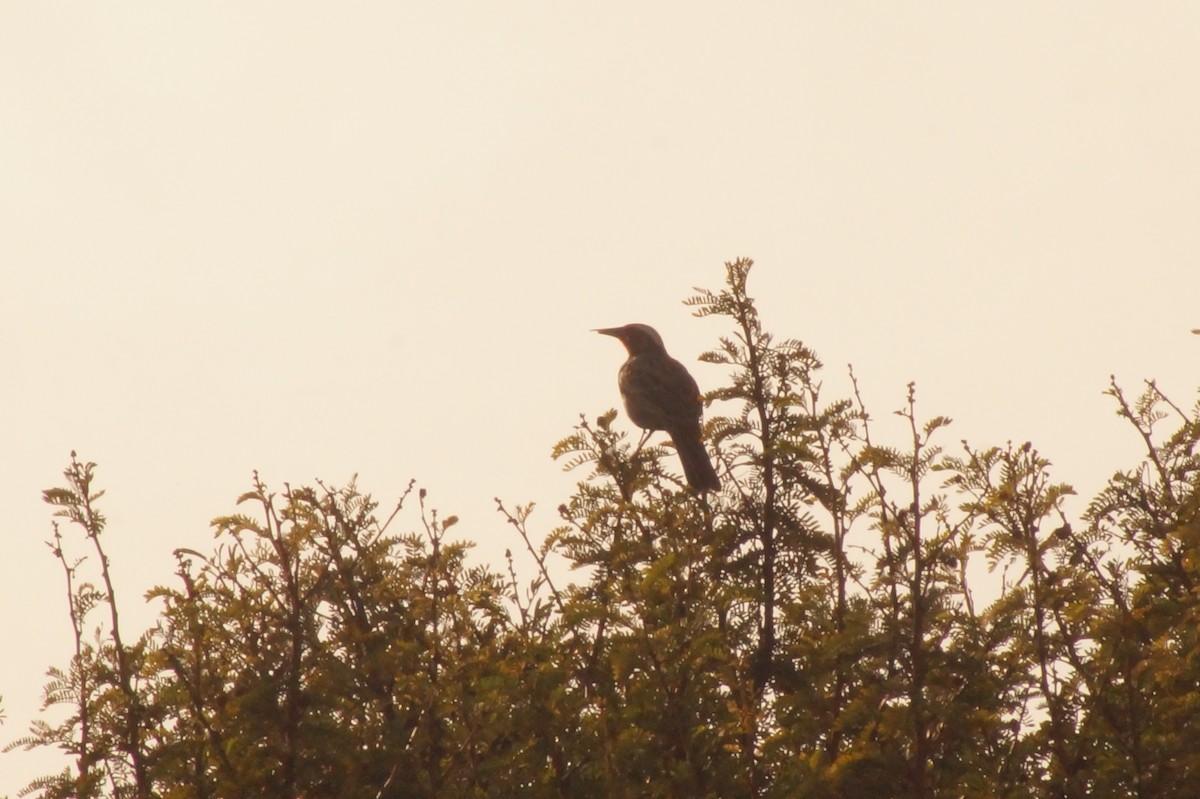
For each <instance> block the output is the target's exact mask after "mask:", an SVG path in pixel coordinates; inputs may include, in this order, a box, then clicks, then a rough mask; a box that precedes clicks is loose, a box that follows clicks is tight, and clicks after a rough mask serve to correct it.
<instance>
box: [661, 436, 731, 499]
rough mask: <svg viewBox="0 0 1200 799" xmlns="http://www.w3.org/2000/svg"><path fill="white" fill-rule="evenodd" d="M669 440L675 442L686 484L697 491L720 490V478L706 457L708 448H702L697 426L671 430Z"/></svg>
mask: <svg viewBox="0 0 1200 799" xmlns="http://www.w3.org/2000/svg"><path fill="white" fill-rule="evenodd" d="M671 440H672V441H673V442H675V451H676V452H678V453H679V460H680V461H682V462H683V476H684V477H686V478H687V481H688V485H690V486H691V487H692V488H695V489H696V490H698V491H720V490H721V480H720V478H719V477H717V470H716V469H714V468H713V465H712V461H711V460H710V459H709V457H708V450H706V449H704V441H703V440H702V439H701V438H700V428H699V426H697V427H696V428H695V429H694V430H676V431H673V432H671Z"/></svg>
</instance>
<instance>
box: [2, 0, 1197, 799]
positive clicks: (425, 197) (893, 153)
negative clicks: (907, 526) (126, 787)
mask: <svg viewBox="0 0 1200 799" xmlns="http://www.w3.org/2000/svg"><path fill="white" fill-rule="evenodd" d="M1197 42H1200V6H1196V5H1193V4H1174V3H1173V4H1166V3H1162V4H1159V3H1137V4H1130V3H1104V2H1088V3H1083V2H1078V3H1049V2H1040V1H1039V2H1010V3H1002V4H1001V3H987V4H984V3H962V2H942V3H939V2H922V3H918V4H898V3H883V2H878V3H852V2H837V3H819V4H817V3H806V2H780V3H758V4H748V3H743V4H731V3H717V2H689V3H628V2H609V3H602V4H594V3H593V4H581V3H579V4H572V3H548V2H547V3H528V2H508V3H483V2H479V3H420V4H418V3H396V2H385V3H368V2H363V3H355V4H332V3H311V2H296V1H295V0H291V1H289V2H286V3H283V2H271V3H252V2H245V1H244V0H238V1H237V2H217V1H215V0H208V1H207V2H203V3H187V4H184V3H164V2H124V3H103V4H101V3H82V2H65V3H53V4H51V3H30V2H15V1H13V2H8V1H7V0H4V1H3V2H0V270H2V275H3V283H2V284H0V369H2V373H3V376H4V384H3V387H4V390H3V394H2V400H0V412H2V413H3V419H4V423H3V425H2V426H0V454H2V460H0V508H2V509H3V514H2V515H0V535H2V536H3V541H4V556H3V558H2V559H0V640H2V641H3V642H4V649H5V654H4V655H3V656H0V694H3V695H4V703H5V706H6V708H7V710H8V721H7V724H6V725H5V726H4V727H3V728H2V729H0V740H3V741H8V740H11V739H12V738H14V737H17V736H19V735H22V734H24V732H25V730H26V728H27V725H28V722H29V719H30V717H31V716H32V715H33V714H34V712H35V711H36V707H37V704H38V701H39V699H40V692H41V685H42V683H43V672H44V670H45V668H46V667H47V666H49V665H51V664H57V665H66V662H67V656H68V654H69V646H70V639H69V627H68V624H67V618H66V615H65V608H64V599H63V586H62V581H61V575H60V573H59V571H58V566H57V564H56V563H55V562H54V561H53V559H52V558H51V557H50V555H49V552H48V551H47V549H46V547H45V546H44V545H43V543H42V542H43V541H44V540H45V539H46V538H47V537H48V536H49V533H50V521H49V518H50V514H49V509H48V508H47V507H46V506H44V505H43V504H42V502H41V499H40V491H41V489H43V488H46V487H49V486H52V485H57V484H59V480H60V479H61V478H60V472H61V470H62V469H63V468H64V467H65V466H66V464H67V462H68V458H69V452H70V451H71V450H72V449H75V450H77V451H78V452H79V454H80V457H81V458H82V459H85V460H94V461H97V462H98V463H99V464H100V469H99V487H102V488H105V489H107V490H108V495H107V496H106V497H105V498H104V500H103V508H104V509H105V510H106V511H107V513H108V514H109V517H110V528H109V531H108V533H107V540H106V543H107V545H108V547H109V551H110V554H111V556H112V558H113V568H114V571H115V573H116V576H117V579H118V589H119V590H120V591H121V592H122V594H123V601H124V609H125V611H126V616H125V619H126V620H127V623H128V624H129V625H130V628H129V632H127V635H129V634H130V633H132V632H133V631H135V630H140V629H142V628H143V627H144V626H145V625H146V624H149V623H150V622H151V621H152V614H151V613H150V612H149V611H148V610H147V609H146V608H145V606H144V605H143V604H142V600H141V594H142V593H143V592H144V591H145V590H146V589H147V588H149V587H150V586H152V585H154V584H156V583H164V582H168V583H169V582H171V580H172V571H173V560H172V557H171V551H172V549H174V548H175V547H178V546H185V545H186V546H192V547H197V548H201V549H207V548H209V547H210V546H211V533H210V530H209V528H208V521H209V520H210V519H211V518H212V517H214V516H217V515H219V514H223V513H227V512H230V511H231V510H232V508H233V501H234V499H235V498H236V496H237V495H238V494H239V493H241V492H242V491H243V490H246V489H247V488H249V485H250V479H251V474H252V471H253V470H254V469H258V470H260V472H261V474H262V476H263V478H264V479H265V480H266V481H267V482H268V483H269V484H270V485H271V486H273V487H276V488H282V484H283V483H284V482H285V481H286V482H291V483H293V484H299V483H310V482H311V481H312V480H313V479H314V478H321V479H324V480H326V481H329V482H332V483H335V484H341V483H344V482H346V481H347V480H348V479H349V478H350V477H351V475H353V474H355V473H357V474H358V475H359V484H360V486H361V487H362V488H363V489H365V490H368V491H370V492H372V493H374V494H375V495H376V496H377V497H379V498H380V499H381V501H382V502H383V503H384V504H385V505H389V504H390V503H392V502H394V501H395V498H396V497H397V496H398V495H399V493H400V492H401V491H402V490H403V488H404V486H405V485H406V484H407V482H408V480H409V478H411V477H416V478H417V479H418V481H419V482H420V484H421V485H423V486H425V487H426V488H428V489H429V492H430V501H431V502H432V504H433V505H435V506H436V507H438V508H440V509H441V511H442V512H443V514H449V513H454V514H457V515H459V516H460V517H461V518H462V522H461V523H460V525H459V526H458V527H456V528H455V532H456V533H459V534H460V535H462V536H464V537H469V538H471V539H474V540H475V541H477V542H478V543H479V546H478V548H477V550H476V556H477V557H478V558H479V559H480V560H483V561H490V562H497V563H498V560H499V558H500V556H501V555H502V553H503V551H504V549H505V548H506V547H509V546H513V547H517V546H520V544H519V542H518V541H515V540H514V539H513V536H512V533H511V530H510V528H508V527H507V526H506V525H505V524H504V523H503V522H502V520H501V519H499V518H498V517H496V515H495V514H494V512H493V510H492V497H494V496H500V497H503V498H504V499H505V500H506V501H508V502H510V503H517V502H525V501H535V502H537V503H539V507H540V508H541V511H540V512H539V513H538V514H536V515H535V516H534V521H533V527H534V529H535V531H536V532H539V533H541V532H544V531H545V530H547V529H549V528H550V527H551V526H553V524H554V521H555V517H554V513H553V508H554V507H555V505H557V504H558V502H560V501H562V500H563V499H565V497H566V496H567V494H568V492H569V490H570V488H571V486H572V485H573V481H574V480H575V479H576V477H575V476H573V475H564V474H563V473H562V472H561V470H560V468H559V466H558V465H557V464H555V463H554V462H552V461H551V460H550V459H549V451H550V448H551V446H552V445H553V444H554V442H555V441H557V440H558V439H559V438H561V437H563V436H565V435H567V434H568V433H569V432H570V429H571V425H572V424H573V423H574V422H575V421H576V420H577V418H578V414H579V413H581V412H584V413H588V414H589V415H595V414H597V413H600V412H602V411H604V410H605V409H607V408H609V407H614V406H616V405H617V404H618V402H619V399H618V396H617V391H616V385H615V374H616V370H617V367H618V366H619V364H620V362H621V360H622V358H623V352H622V350H621V347H620V346H619V344H617V343H616V342H615V341H613V340H611V339H608V338H604V337H601V336H597V335H595V334H593V333H591V332H589V330H590V329H591V328H595V327H601V326H611V325H617V324H623V323H626V322H633V321H639V322H646V323H649V324H652V325H654V326H655V327H657V328H658V330H659V331H660V332H661V333H662V335H663V337H664V339H665V340H666V342H667V345H668V348H669V349H670V350H671V352H672V353H673V354H674V355H675V356H676V357H678V358H680V359H681V360H683V361H684V362H685V363H687V364H689V365H691V368H692V371H693V374H694V375H695V376H696V377H697V379H698V381H699V382H700V384H701V386H702V387H704V388H711V387H713V386H714V385H717V384H719V383H720V382H721V381H722V380H723V378H724V374H723V372H722V371H721V370H720V369H718V368H716V367H712V366H707V365H703V364H697V363H695V358H696V356H697V354H699V353H700V352H702V351H703V350H705V349H708V348H710V347H712V346H714V343H715V340H716V337H717V336H718V335H721V334H723V333H724V332H725V331H726V328H725V327H724V326H723V324H722V322H721V321H720V320H718V319H712V318H710V319H703V320H696V319H693V318H692V317H691V316H690V313H689V310H688V309H687V308H684V307H683V306H682V305H681V300H682V299H683V298H684V297H686V296H688V295H689V294H690V293H691V288H692V287H693V286H697V285H700V286H706V287H711V288H714V289H715V288H719V287H720V284H721V280H722V278H723V275H724V269H723V266H722V264H723V262H724V261H727V260H732V259H734V258H736V257H738V256H749V257H752V258H754V259H755V261H756V267H755V271H754V273H753V274H752V277H751V291H752V294H754V295H755V296H757V297H758V298H759V300H760V307H761V310H762V312H763V315H764V320H765V323H766V325H767V326H768V327H769V328H770V329H771V330H773V331H774V332H776V333H777V334H779V335H783V336H793V337H798V338H801V339H803V340H804V341H805V342H806V343H807V344H809V345H810V346H811V347H813V348H814V349H815V350H816V351H817V352H818V353H819V354H820V355H821V356H822V358H823V359H824V361H825V362H826V364H827V366H828V375H827V381H826V382H827V385H828V387H829V391H830V392H831V393H833V392H840V391H842V390H844V388H845V385H846V380H845V365H846V364H847V363H853V364H854V366H855V370H856V372H857V374H858V376H859V379H860V381H861V382H862V384H863V387H864V389H865V393H866V397H867V400H868V402H869V403H870V405H871V409H872V411H873V412H874V415H875V416H876V418H877V419H878V420H879V423H878V424H879V427H878V428H877V431H878V433H877V434H878V435H880V436H886V435H889V434H891V435H894V436H896V438H894V439H893V440H894V441H900V440H902V438H901V436H902V432H901V430H900V428H899V427H898V425H899V421H898V420H894V417H891V416H890V414H889V412H890V411H891V410H894V409H895V408H898V407H900V405H901V403H902V401H903V397H904V391H905V384H906V383H907V382H908V381H910V380H915V381H917V385H918V398H919V402H920V407H921V411H922V413H923V414H924V415H925V416H933V415H936V414H946V415H949V416H952V417H953V418H954V419H955V424H954V426H953V427H952V428H950V430H949V431H946V433H945V435H944V437H943V439H942V440H943V443H944V444H946V445H947V446H953V444H954V443H955V442H957V441H958V439H960V438H967V439H970V440H971V441H972V442H973V443H978V444H992V443H996V444H1002V443H1003V442H1004V441H1005V440H1006V439H1014V440H1017V441H1023V440H1025V439H1032V440H1033V441H1034V443H1035V444H1036V445H1037V446H1038V447H1039V448H1040V449H1041V450H1042V451H1043V452H1044V453H1045V454H1046V455H1048V456H1049V457H1050V458H1051V460H1053V461H1054V463H1055V465H1056V473H1057V475H1058V477H1059V479H1061V480H1065V481H1067V482H1071V483H1074V484H1075V485H1076V486H1077V488H1078V489H1079V490H1080V492H1081V494H1083V495H1084V496H1083V497H1081V498H1080V499H1079V500H1078V501H1077V502H1076V503H1075V504H1074V506H1073V507H1074V509H1075V510H1079V509H1081V508H1082V505H1083V503H1084V500H1085V499H1086V495H1088V494H1091V493H1093V492H1094V491H1095V490H1096V489H1097V488H1099V486H1100V485H1101V483H1102V481H1103V478H1104V476H1105V474H1107V473H1108V472H1110V471H1111V470H1112V469H1114V468H1117V467H1119V466H1122V465H1126V464H1130V463H1132V462H1133V459H1134V458H1135V457H1136V455H1137V453H1138V448H1137V447H1138V441H1137V440H1136V438H1135V437H1134V436H1133V435H1132V433H1131V432H1130V431H1129V430H1128V429H1126V428H1124V427H1123V426H1122V425H1121V423H1120V422H1119V421H1118V420H1117V419H1116V418H1115V417H1114V416H1113V412H1112V404H1111V402H1110V401H1109V400H1108V399H1107V398H1105V397H1103V396H1101V392H1102V391H1103V389H1104V388H1105V387H1106V384H1107V381H1108V376H1109V374H1110V373H1115V374H1116V375H1117V376H1118V378H1119V379H1120V380H1122V381H1123V382H1124V383H1125V384H1126V385H1127V386H1128V387H1129V388H1130V390H1131V391H1132V392H1135V393H1136V391H1137V390H1138V383H1139V381H1140V380H1142V379H1143V378H1148V377H1156V378H1158V379H1159V381H1160V384H1161V385H1162V387H1163V388H1164V389H1166V390H1167V391H1168V392H1170V393H1172V394H1173V395H1174V397H1175V399H1176V400H1177V401H1179V402H1180V403H1183V404H1189V405H1190V404H1191V402H1192V401H1193V400H1194V398H1195V388H1196V385H1197V383H1198V382H1200V381H1198V380H1197V377H1198V375H1200V369H1198V368H1197V366H1198V364H1200V339H1198V338H1197V337H1196V336H1193V335H1191V334H1190V332H1189V331H1190V329H1191V328H1193V327H1197V326H1198V325H1200V302H1198V299H1197V298H1198V297H1200V266H1198V265H1197V253H1198V252H1200V224H1198V220H1200V147H1197V142H1200V103H1197V102H1196V98H1197V97H1200V47H1198V46H1197ZM626 424H627V423H626ZM893 428H894V429H893ZM414 521H415V518H414V517H413V516H408V517H405V518H403V519H401V523H402V525H403V526H404V527H405V528H411V527H412V526H413V524H414ZM77 545H78V543H77ZM80 551H82V549H81V550H80ZM46 764H47V761H46V760H45V758H43V759H41V760H36V761H35V760H34V759H33V758H30V757H29V756H27V755H23V754H19V753H17V754H8V755H0V795H3V793H4V792H5V791H9V792H13V793H15V791H16V789H17V788H18V787H20V786H21V785H23V784H24V783H25V782H26V781H27V780H28V779H29V778H30V777H32V776H34V774H36V773H39V772H40V771H42V770H44V769H45V768H46V767H47V765H46ZM51 764H52V765H55V766H56V765H57V764H54V763H51Z"/></svg>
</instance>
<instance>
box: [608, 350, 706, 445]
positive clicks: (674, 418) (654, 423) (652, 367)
mask: <svg viewBox="0 0 1200 799" xmlns="http://www.w3.org/2000/svg"><path fill="white" fill-rule="evenodd" d="M621 393H622V394H624V395H625V401H626V402H625V404H626V407H627V409H628V410H629V412H630V416H631V417H634V418H633V421H634V422H635V423H636V424H638V425H639V426H641V427H644V428H647V429H651V428H652V429H655V430H669V429H672V428H676V427H680V426H687V425H690V424H694V423H695V422H696V421H697V420H699V418H700V415H701V413H702V412H703V404H702V403H701V401H700V387H699V386H697V385H696V381H695V380H694V379H693V378H692V376H691V375H690V374H688V370H687V369H686V368H685V367H684V365H683V364H681V363H680V362H679V361H677V360H675V359H674V358H662V359H657V358H656V359H648V358H633V359H630V361H629V362H627V364H626V368H624V369H622V374H621Z"/></svg>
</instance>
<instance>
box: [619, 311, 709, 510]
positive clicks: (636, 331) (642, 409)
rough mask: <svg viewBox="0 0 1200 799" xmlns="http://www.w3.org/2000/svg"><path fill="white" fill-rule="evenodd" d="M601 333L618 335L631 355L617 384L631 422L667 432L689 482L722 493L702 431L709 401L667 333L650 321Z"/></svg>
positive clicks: (649, 428)
mask: <svg viewBox="0 0 1200 799" xmlns="http://www.w3.org/2000/svg"><path fill="white" fill-rule="evenodd" d="M595 332H596V333H600V334H602V335H605V336H612V337H613V338H615V339H617V340H618V341H620V342H621V343H622V344H624V345H625V349H626V351H627V352H628V353H629V358H628V359H626V361H625V363H623V364H621V369H620V371H619V372H617V388H618V389H620V391H621V400H622V401H623V402H624V404H625V412H626V413H627V414H629V418H630V420H632V421H633V423H634V424H636V425H637V426H638V427H640V428H642V429H643V430H646V431H652V430H662V431H665V432H666V433H667V435H669V436H670V437H671V441H672V442H674V444H675V451H676V452H678V453H679V460H680V461H682V463H683V475H684V477H686V478H687V481H688V485H690V486H691V487H692V488H694V489H696V490H698V491H700V492H705V491H719V490H720V489H721V480H720V478H718V477H717V471H716V469H714V468H713V465H712V460H710V459H709V457H708V451H707V450H705V449H704V441H703V439H702V436H701V432H700V417H701V415H702V414H703V412H704V404H703V402H702V401H701V399H700V387H699V386H697V385H696V380H695V378H693V377H692V376H691V375H690V374H689V373H688V370H687V368H686V367H685V366H684V365H683V364H681V363H680V362H679V361H677V360H675V359H674V358H672V357H671V356H670V355H668V354H667V348H666V346H665V345H664V344H663V340H662V336H660V335H659V334H658V331H657V330H655V329H654V328H652V327H650V325H643V324H639V323H635V324H629V325H624V326H622V327H604V328H597V329H596V330H595ZM647 435H649V432H647ZM643 440H644V439H643Z"/></svg>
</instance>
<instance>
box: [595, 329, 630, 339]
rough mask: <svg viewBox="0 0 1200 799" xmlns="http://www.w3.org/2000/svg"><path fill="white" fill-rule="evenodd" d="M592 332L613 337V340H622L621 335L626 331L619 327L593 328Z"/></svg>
mask: <svg viewBox="0 0 1200 799" xmlns="http://www.w3.org/2000/svg"><path fill="white" fill-rule="evenodd" d="M592 332H593V333H599V334H600V335H602V336H612V337H613V338H620V337H621V334H622V333H623V332H624V330H623V329H622V328H619V327H597V328H593V329H592Z"/></svg>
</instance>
